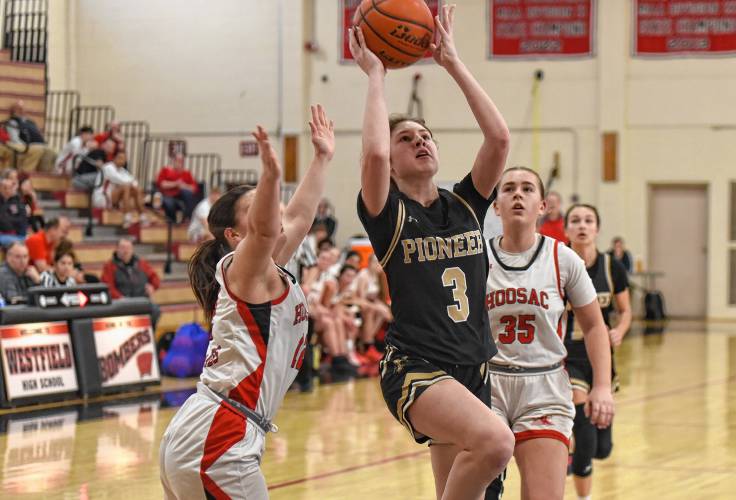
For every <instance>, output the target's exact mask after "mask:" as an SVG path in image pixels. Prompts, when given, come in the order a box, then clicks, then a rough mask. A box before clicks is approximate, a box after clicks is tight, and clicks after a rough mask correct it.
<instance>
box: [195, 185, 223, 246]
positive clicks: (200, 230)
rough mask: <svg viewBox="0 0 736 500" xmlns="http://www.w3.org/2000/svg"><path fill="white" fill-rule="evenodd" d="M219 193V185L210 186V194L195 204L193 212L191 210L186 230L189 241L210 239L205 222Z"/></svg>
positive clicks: (218, 197)
mask: <svg viewBox="0 0 736 500" xmlns="http://www.w3.org/2000/svg"><path fill="white" fill-rule="evenodd" d="M221 194H222V193H221V192H220V188H219V187H217V186H215V187H212V188H210V194H208V195H207V198H205V199H204V200H202V201H200V202H199V203H198V204H197V207H196V208H195V209H194V212H192V221H191V222H190V223H189V229H188V230H187V236H188V237H189V241H193V242H195V243H197V242H200V241H203V240H211V239H212V238H213V236H212V234H210V230H209V226H208V224H207V217H208V216H209V214H210V208H212V204H213V203H215V202H216V201H217V200H218V199H220V195H221Z"/></svg>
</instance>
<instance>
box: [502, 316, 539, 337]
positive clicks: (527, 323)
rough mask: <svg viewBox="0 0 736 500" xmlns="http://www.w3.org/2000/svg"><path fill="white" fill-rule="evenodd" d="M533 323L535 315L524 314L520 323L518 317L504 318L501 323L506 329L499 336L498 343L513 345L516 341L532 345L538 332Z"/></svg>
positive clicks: (520, 317) (520, 318)
mask: <svg viewBox="0 0 736 500" xmlns="http://www.w3.org/2000/svg"><path fill="white" fill-rule="evenodd" d="M533 321H534V315H533V314H522V315H520V316H519V317H518V321H517V317H516V316H502V317H501V319H500V322H501V324H503V325H506V327H505V328H504V329H503V333H501V334H499V336H498V341H499V342H501V343H502V344H513V343H514V340H518V341H519V343H520V344H531V343H532V341H533V340H534V332H535V330H536V329H535V327H534V323H533ZM517 325H518V330H517Z"/></svg>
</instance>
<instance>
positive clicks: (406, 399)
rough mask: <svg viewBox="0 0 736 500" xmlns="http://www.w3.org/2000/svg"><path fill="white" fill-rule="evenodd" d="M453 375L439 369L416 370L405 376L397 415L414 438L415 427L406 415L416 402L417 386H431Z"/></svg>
mask: <svg viewBox="0 0 736 500" xmlns="http://www.w3.org/2000/svg"><path fill="white" fill-rule="evenodd" d="M452 378H453V377H452V376H450V375H448V374H447V373H446V372H444V371H443V370H437V371H436V372H430V373H422V372H414V373H408V374H407V375H406V376H405V377H404V382H403V384H401V397H400V398H399V400H398V401H397V402H396V415H397V416H398V417H399V422H400V423H401V425H403V426H404V427H406V428H407V429H408V430H409V433H410V434H411V436H412V438H415V437H416V432H415V431H414V427H412V425H411V421H410V420H409V419H408V418H407V416H406V411H407V410H408V409H409V407H410V406H411V405H412V403H414V393H415V392H416V388H417V387H425V386H426V387H429V386H432V385H434V384H436V383H437V382H439V381H441V380H449V379H452Z"/></svg>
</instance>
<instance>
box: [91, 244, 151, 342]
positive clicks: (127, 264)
mask: <svg viewBox="0 0 736 500" xmlns="http://www.w3.org/2000/svg"><path fill="white" fill-rule="evenodd" d="M102 282H103V283H107V286H108V287H110V295H111V296H112V298H113V299H120V298H122V297H148V298H149V299H152V298H153V293H154V292H155V291H156V289H158V287H159V286H160V285H161V279H160V278H159V276H158V274H156V271H155V270H154V269H153V268H152V267H151V265H150V264H149V263H148V262H146V260H145V259H143V258H142V257H139V256H137V255H136V254H135V252H134V248H133V242H132V241H130V240H128V239H125V238H123V239H121V240H120V241H118V246H117V249H116V250H115V252H114V253H113V254H112V259H111V260H109V261H108V262H107V263H106V264H105V266H104V267H103V268H102ZM151 304H152V306H153V311H152V312H151V321H152V323H153V329H154V330H155V329H156V324H157V323H158V318H159V317H160V316H161V309H160V308H159V307H158V305H157V304H155V303H153V301H152V302H151Z"/></svg>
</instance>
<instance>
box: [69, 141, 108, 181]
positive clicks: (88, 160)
mask: <svg viewBox="0 0 736 500" xmlns="http://www.w3.org/2000/svg"><path fill="white" fill-rule="evenodd" d="M84 149H85V153H83V154H82V155H80V156H77V157H76V159H75V160H76V161H75V165H76V166H75V167H74V172H73V173H72V186H73V187H74V189H79V190H80V191H88V192H90V191H93V190H94V189H95V188H97V187H100V186H101V185H102V175H101V173H100V172H102V166H103V165H104V164H105V158H107V153H105V150H104V149H102V148H101V147H100V145H99V144H98V143H97V141H95V140H94V139H90V140H88V141H87V142H86V143H85V147H84Z"/></svg>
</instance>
